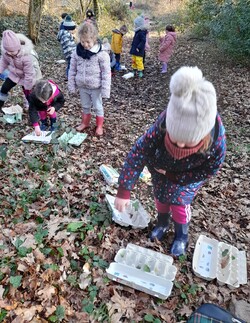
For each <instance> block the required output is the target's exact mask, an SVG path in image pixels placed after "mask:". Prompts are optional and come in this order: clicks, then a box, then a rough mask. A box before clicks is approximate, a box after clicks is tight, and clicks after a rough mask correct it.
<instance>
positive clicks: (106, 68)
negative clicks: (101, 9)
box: [68, 22, 111, 136]
mask: <svg viewBox="0 0 250 323" xmlns="http://www.w3.org/2000/svg"><path fill="white" fill-rule="evenodd" d="M78 37H79V41H80V42H79V44H78V45H77V47H76V50H75V51H74V52H73V53H72V56H71V63H70V69H69V81H68V89H69V92H70V93H75V92H76V89H77V88H78V89H79V92H80V99H81V105H82V122H81V124H80V125H79V126H78V127H77V128H76V129H77V131H83V130H85V129H86V128H88V127H89V124H90V119H91V108H92V107H93V109H94V111H95V114H96V135H97V136H102V135H103V122H104V110H103V105H102V98H109V96H110V87H111V70H110V58H109V55H108V54H107V52H106V51H104V50H102V45H101V43H100V42H99V41H98V38H97V37H98V31H97V29H96V27H95V26H94V24H90V23H88V22H85V23H83V24H82V25H80V27H79V29H78Z"/></svg>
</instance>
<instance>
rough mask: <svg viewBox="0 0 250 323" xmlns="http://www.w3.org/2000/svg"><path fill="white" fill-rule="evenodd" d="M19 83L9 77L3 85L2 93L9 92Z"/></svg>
mask: <svg viewBox="0 0 250 323" xmlns="http://www.w3.org/2000/svg"><path fill="white" fill-rule="evenodd" d="M16 84H17V83H15V82H13V81H11V79H9V78H8V77H7V79H6V80H5V81H4V83H3V85H2V87H1V93H3V94H8V92H9V91H10V90H11V89H12V88H13V87H14V86H16Z"/></svg>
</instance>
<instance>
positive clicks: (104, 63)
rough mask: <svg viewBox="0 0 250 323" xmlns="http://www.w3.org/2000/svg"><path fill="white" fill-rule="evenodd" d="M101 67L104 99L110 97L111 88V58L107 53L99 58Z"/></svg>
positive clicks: (103, 53)
mask: <svg viewBox="0 0 250 323" xmlns="http://www.w3.org/2000/svg"><path fill="white" fill-rule="evenodd" d="M99 65H100V70H101V78H102V79H101V82H102V85H101V87H102V97H103V98H109V97H110V87H111V69H110V57H109V54H108V53H106V52H102V55H100V57H99Z"/></svg>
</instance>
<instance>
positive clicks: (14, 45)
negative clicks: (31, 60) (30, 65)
mask: <svg viewBox="0 0 250 323" xmlns="http://www.w3.org/2000/svg"><path fill="white" fill-rule="evenodd" d="M2 44H3V48H4V49H5V50H6V51H7V52H16V51H18V50H20V49H21V43H20V40H19V39H18V38H17V36H16V34H15V33H14V32H13V31H12V30H5V31H4V32H3V39H2Z"/></svg>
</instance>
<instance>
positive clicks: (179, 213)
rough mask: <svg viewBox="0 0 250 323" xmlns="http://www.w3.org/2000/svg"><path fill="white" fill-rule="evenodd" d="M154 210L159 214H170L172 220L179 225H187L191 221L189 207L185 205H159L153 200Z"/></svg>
mask: <svg viewBox="0 0 250 323" xmlns="http://www.w3.org/2000/svg"><path fill="white" fill-rule="evenodd" d="M155 205H156V209H157V211H158V212H159V213H168V212H171V213H172V219H173V220H174V221H175V222H177V223H181V224H185V223H188V222H189V221H190V219H191V206H190V204H187V205H174V204H168V203H161V202H160V201H158V200H157V199H155Z"/></svg>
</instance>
